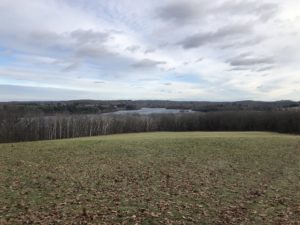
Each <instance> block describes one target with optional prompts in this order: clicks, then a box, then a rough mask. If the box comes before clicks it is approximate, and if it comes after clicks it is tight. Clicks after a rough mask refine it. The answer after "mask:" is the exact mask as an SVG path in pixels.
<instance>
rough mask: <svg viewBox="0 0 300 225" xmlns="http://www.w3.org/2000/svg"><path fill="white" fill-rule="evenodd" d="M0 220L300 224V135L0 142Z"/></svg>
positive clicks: (155, 135) (184, 135) (156, 135)
mask: <svg viewBox="0 0 300 225" xmlns="http://www.w3.org/2000/svg"><path fill="white" fill-rule="evenodd" d="M0 184H1V186H0V224H1V225H5V224H13V225H15V224H43V225H47V224H300V137H298V136H292V135H281V134H273V133H262V132H252V133H246V132H245V133H238V132H236V133H231V132H228V133H217V132H212V133H208V132H190V133H188V132H187V133H167V132H166V133H165V132H164V133H146V134H125V135H111V136H103V137H92V138H78V139H68V140H57V141H39V142H28V143H17V144H1V145H0Z"/></svg>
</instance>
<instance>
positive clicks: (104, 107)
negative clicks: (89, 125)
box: [0, 100, 300, 114]
mask: <svg viewBox="0 0 300 225" xmlns="http://www.w3.org/2000/svg"><path fill="white" fill-rule="evenodd" d="M143 107H148V108H169V109H191V110H194V111H200V112H216V111H245V110H250V111H271V110H289V109H297V108H298V107H300V102H296V101H288V100H286V101H275V102H263V101H237V102H209V101H163V100H138V101H131V100H115V101H106V100H72V101H39V102H3V103H0V110H1V109H2V110H4V109H15V110H19V111H21V112H23V111H24V112H32V113H36V112H43V113H46V114H53V113H66V112H67V113H71V114H91V113H106V112H113V111H118V110H133V109H140V108H143Z"/></svg>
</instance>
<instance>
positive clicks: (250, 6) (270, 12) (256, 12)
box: [212, 0, 278, 21]
mask: <svg viewBox="0 0 300 225" xmlns="http://www.w3.org/2000/svg"><path fill="white" fill-rule="evenodd" d="M277 11H278V6H277V5H276V4H274V3H266V2H263V1H261V0H256V1H247V0H246V1H231V0H230V1H225V2H223V3H222V4H220V5H218V6H217V7H215V8H213V9H212V12H214V13H216V14H218V15H223V14H229V15H234V16H237V15H241V16H247V15H250V16H252V17H256V19H257V20H262V21H266V20H269V19H270V18H272V17H274V16H275V14H276V13H277Z"/></svg>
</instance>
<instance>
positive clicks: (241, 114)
mask: <svg viewBox="0 0 300 225" xmlns="http://www.w3.org/2000/svg"><path fill="white" fill-rule="evenodd" d="M151 131H273V132H281V133H294V134H298V133H300V113H299V112H297V111H268V112H267V111H265V112H261V111H232V112H230V111H226V112H209V113H198V112H195V113H178V114H152V115H138V114H123V115H112V114H106V115H101V114H99V115H97V114H95V115H70V114H57V115H53V116H45V115H43V114H38V115H26V114H23V113H18V112H15V111H12V112H9V111H0V142H1V143H5V142H20V141H35V140H53V139H63V138H75V137H86V136H97V135H107V134H117V133H133V132H151Z"/></svg>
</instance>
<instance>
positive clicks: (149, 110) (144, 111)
mask: <svg viewBox="0 0 300 225" xmlns="http://www.w3.org/2000/svg"><path fill="white" fill-rule="evenodd" d="M191 112H194V111H193V110H190V109H184V110H183V109H166V108H141V109H137V110H120V111H116V112H112V113H109V114H140V115H149V114H161V113H163V114H166V113H191Z"/></svg>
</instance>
